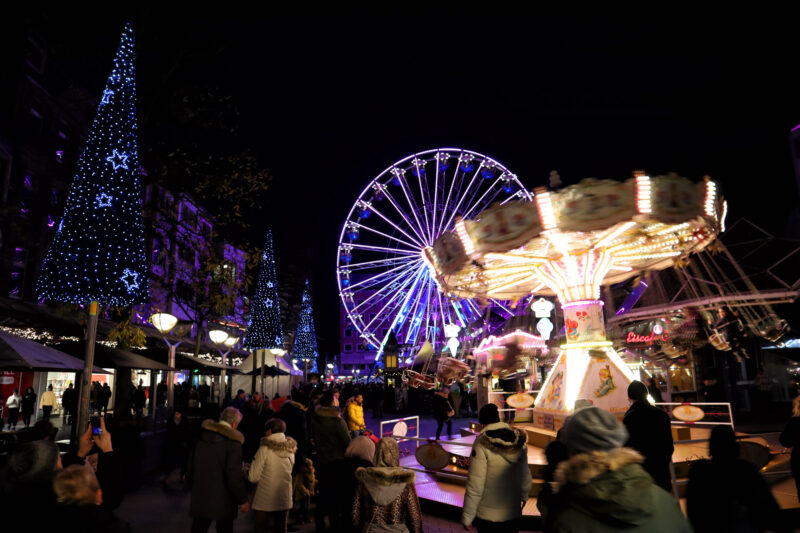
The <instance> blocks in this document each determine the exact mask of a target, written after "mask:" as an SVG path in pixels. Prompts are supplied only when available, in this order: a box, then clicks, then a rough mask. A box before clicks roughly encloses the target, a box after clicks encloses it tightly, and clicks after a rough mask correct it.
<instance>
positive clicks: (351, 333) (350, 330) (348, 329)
mask: <svg viewBox="0 0 800 533" xmlns="http://www.w3.org/2000/svg"><path fill="white" fill-rule="evenodd" d="M344 336H345V337H348V338H349V337H352V336H353V330H352V329H351V328H347V329H346V330H344Z"/></svg>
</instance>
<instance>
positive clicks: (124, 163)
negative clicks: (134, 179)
mask: <svg viewBox="0 0 800 533" xmlns="http://www.w3.org/2000/svg"><path fill="white" fill-rule="evenodd" d="M106 161H108V162H109V163H111V165H112V166H113V167H114V170H118V169H120V168H124V169H125V170H129V169H128V154H126V153H124V152H118V151H117V149H116V148H114V152H113V153H112V154H111V155H110V156H108V157H106Z"/></svg>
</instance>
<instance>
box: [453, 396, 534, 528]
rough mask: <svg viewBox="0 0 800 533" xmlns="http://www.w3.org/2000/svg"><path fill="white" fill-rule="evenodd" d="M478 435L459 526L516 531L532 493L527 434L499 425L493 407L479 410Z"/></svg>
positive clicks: (504, 424) (470, 464) (498, 417)
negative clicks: (479, 431)
mask: <svg viewBox="0 0 800 533" xmlns="http://www.w3.org/2000/svg"><path fill="white" fill-rule="evenodd" d="M478 421H479V422H480V423H481V425H482V426H483V429H482V430H481V434H480V435H478V438H477V439H475V444H473V445H472V454H471V455H470V461H469V474H468V476H467V489H466V492H465V494H464V510H463V511H462V514H461V523H462V524H463V525H464V529H466V530H467V531H469V530H471V529H472V524H473V522H474V523H475V526H476V527H477V528H478V531H479V532H484V531H503V532H507V531H519V518H520V516H522V508H523V507H524V505H525V503H526V502H527V501H528V493H530V490H531V484H532V480H531V471H530V469H529V468H528V446H527V444H528V434H527V433H526V432H525V431H524V430H521V429H517V428H512V427H510V426H509V425H508V424H506V423H505V422H500V413H499V411H498V410H497V406H496V405H495V404H493V403H490V404H486V405H484V406H483V407H481V410H480V412H479V413H478Z"/></svg>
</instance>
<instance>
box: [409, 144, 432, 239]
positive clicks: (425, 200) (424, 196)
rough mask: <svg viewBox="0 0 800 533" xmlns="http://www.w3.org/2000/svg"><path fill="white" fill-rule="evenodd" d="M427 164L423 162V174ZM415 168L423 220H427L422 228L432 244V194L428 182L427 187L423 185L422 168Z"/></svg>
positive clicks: (416, 166)
mask: <svg viewBox="0 0 800 533" xmlns="http://www.w3.org/2000/svg"><path fill="white" fill-rule="evenodd" d="M425 163H426V162H425V161H424V160H423V161H422V169H423V172H424V171H425ZM414 166H415V168H416V169H417V173H416V174H417V184H419V196H420V199H421V200H422V218H423V219H425V227H424V228H422V229H423V230H426V231H425V233H426V235H427V237H428V241H427V242H429V243H430V242H432V239H431V236H432V235H433V233H432V232H431V224H430V221H429V220H428V204H430V201H431V199H430V194H428V190H427V182H426V186H423V185H422V176H424V174H423V173H422V172H420V166H419V165H414ZM437 166H438V163H437Z"/></svg>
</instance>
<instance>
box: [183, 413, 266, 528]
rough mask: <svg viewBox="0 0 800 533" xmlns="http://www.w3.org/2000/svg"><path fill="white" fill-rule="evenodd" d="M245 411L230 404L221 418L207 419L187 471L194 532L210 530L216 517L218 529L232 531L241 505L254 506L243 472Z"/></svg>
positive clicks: (245, 509) (245, 507)
mask: <svg viewBox="0 0 800 533" xmlns="http://www.w3.org/2000/svg"><path fill="white" fill-rule="evenodd" d="M241 421H242V414H241V413H240V412H239V410H238V409H236V408H235V407H226V408H225V409H223V410H222V413H221V414H220V415H219V422H215V421H213V420H204V421H203V424H202V425H201V428H202V431H201V432H200V436H199V438H198V440H197V444H195V447H194V450H193V451H192V456H191V458H190V459H189V465H188V469H187V472H186V480H187V481H188V484H189V486H190V487H191V490H192V496H191V502H190V504H189V514H190V515H191V516H192V518H193V521H192V533H201V532H205V531H208V529H209V527H211V522H214V521H216V523H217V531H218V532H220V533H222V532H232V531H233V521H234V519H235V518H236V514H237V507H238V508H240V509H241V510H242V512H243V513H246V512H248V511H249V510H250V502H249V501H248V495H247V487H246V485H245V476H244V472H242V443H243V442H244V435H242V434H241V433H240V432H239V431H237V430H236V428H237V426H238V425H239V422H241Z"/></svg>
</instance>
